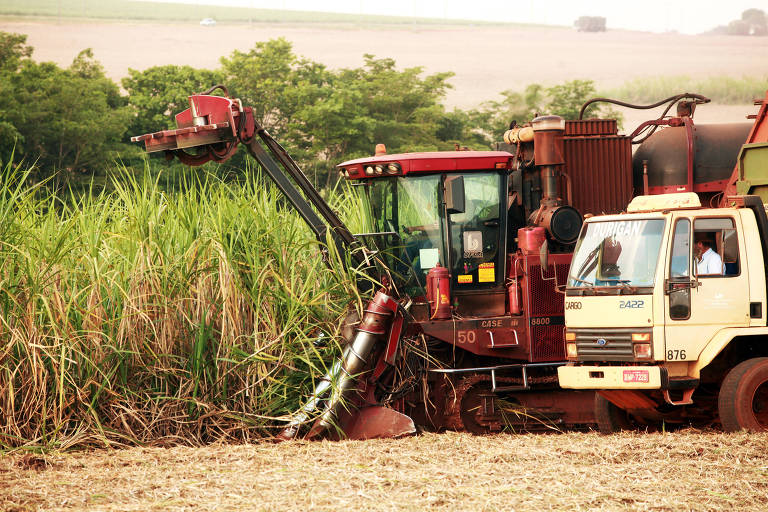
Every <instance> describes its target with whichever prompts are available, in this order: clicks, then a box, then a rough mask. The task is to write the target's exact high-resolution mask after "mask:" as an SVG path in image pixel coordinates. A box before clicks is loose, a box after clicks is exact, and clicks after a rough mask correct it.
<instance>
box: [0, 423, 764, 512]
mask: <svg viewBox="0 0 768 512" xmlns="http://www.w3.org/2000/svg"><path fill="white" fill-rule="evenodd" d="M767 445H768V434H746V433H739V434H723V433H719V432H699V431H684V432H677V433H657V434H642V433H626V434H621V435H614V436H601V435H599V434H596V433H586V434H583V433H571V434H554V435H497V436H490V437H476V436H471V435H468V434H456V433H446V434H439V435H438V434H427V435H422V436H419V437H411V438H406V439H399V440H381V441H366V442H303V441H298V442H291V443H286V444H278V445H275V444H266V443H265V444H252V445H239V446H231V445H229V446H223V445H222V446H209V447H205V448H188V447H175V448H168V449H162V448H133V449H127V450H117V451H90V452H83V453H66V454H51V455H45V456H36V455H21V454H12V455H6V456H5V457H3V458H0V509H3V510H78V509H92V510H153V509H162V510H342V509H346V510H355V509H359V510H526V511H539V510H670V511H671V510H674V511H678V510H765V509H766V508H768V451H767V450H766V446H767Z"/></svg>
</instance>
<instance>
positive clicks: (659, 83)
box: [600, 75, 768, 105]
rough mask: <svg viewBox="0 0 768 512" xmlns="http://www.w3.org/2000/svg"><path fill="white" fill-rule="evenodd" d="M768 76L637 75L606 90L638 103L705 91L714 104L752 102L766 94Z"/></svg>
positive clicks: (619, 97) (616, 96)
mask: <svg viewBox="0 0 768 512" xmlns="http://www.w3.org/2000/svg"><path fill="white" fill-rule="evenodd" d="M766 89H768V76H763V77H742V78H731V77H724V76H718V77H708V78H696V79H695V78H691V77H690V76H686V75H679V76H663V77H662V76H660V77H652V78H651V77H646V78H637V79H634V80H630V81H628V82H626V83H624V84H623V85H622V86H621V87H618V88H616V89H612V90H606V91H602V92H601V93H600V94H601V95H603V96H607V97H610V98H616V99H621V100H623V101H629V102H637V103H653V102H656V101H659V100H660V99H663V98H667V97H669V96H672V95H675V94H678V93H682V92H690V93H697V94H703V95H704V96H707V97H708V98H710V99H711V100H712V101H713V102H714V103H720V104H727V105H745V104H751V103H752V101H753V100H755V99H762V98H764V97H765V91H766Z"/></svg>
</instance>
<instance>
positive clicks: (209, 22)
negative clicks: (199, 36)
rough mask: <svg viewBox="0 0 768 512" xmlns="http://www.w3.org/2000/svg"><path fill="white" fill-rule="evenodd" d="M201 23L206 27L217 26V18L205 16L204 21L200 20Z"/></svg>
mask: <svg viewBox="0 0 768 512" xmlns="http://www.w3.org/2000/svg"><path fill="white" fill-rule="evenodd" d="M200 25H202V26H204V27H215V26H216V20H215V19H213V18H204V19H203V20H202V21H200Z"/></svg>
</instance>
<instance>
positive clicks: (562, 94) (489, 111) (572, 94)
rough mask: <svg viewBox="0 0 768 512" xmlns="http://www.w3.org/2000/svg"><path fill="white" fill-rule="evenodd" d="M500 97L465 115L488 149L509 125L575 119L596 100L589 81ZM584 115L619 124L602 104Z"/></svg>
mask: <svg viewBox="0 0 768 512" xmlns="http://www.w3.org/2000/svg"><path fill="white" fill-rule="evenodd" d="M501 95H502V100H501V101H489V102H486V103H484V104H483V105H482V106H481V107H480V108H479V109H476V110H474V111H470V112H469V116H470V119H472V125H473V129H474V130H475V133H476V134H479V136H481V137H482V138H483V140H484V141H485V143H486V144H488V145H491V144H492V143H493V142H495V141H498V140H500V139H501V136H502V135H503V133H504V131H505V130H507V129H508V128H509V125H510V124H511V122H512V121H515V122H517V123H518V124H522V123H525V122H527V121H530V120H531V119H533V118H534V117H536V116H538V115H545V114H555V115H559V116H562V117H564V118H565V119H578V116H579V111H580V109H581V106H582V105H583V104H584V103H585V102H586V101H587V100H588V99H590V98H592V97H594V96H596V92H595V86H594V82H592V80H571V81H569V82H565V83H563V84H559V85H553V86H551V87H544V86H542V85H541V84H530V85H528V86H527V87H526V88H525V91H523V92H522V93H520V92H515V91H504V92H502V93H501ZM584 115H585V117H600V116H602V117H609V118H615V119H619V120H621V115H620V114H619V113H618V112H615V111H614V110H612V109H610V107H607V106H606V105H605V104H596V105H593V106H590V108H589V109H587V111H586V112H585V114H584Z"/></svg>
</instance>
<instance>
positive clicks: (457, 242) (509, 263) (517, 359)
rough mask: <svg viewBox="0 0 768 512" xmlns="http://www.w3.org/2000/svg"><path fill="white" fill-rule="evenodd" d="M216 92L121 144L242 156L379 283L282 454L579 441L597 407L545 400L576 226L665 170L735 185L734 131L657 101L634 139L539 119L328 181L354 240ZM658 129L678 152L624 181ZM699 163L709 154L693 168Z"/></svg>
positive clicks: (739, 135)
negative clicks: (384, 445) (462, 441)
mask: <svg viewBox="0 0 768 512" xmlns="http://www.w3.org/2000/svg"><path fill="white" fill-rule="evenodd" d="M218 87H219V88H221V89H222V90H223V92H224V96H213V95H211V93H212V92H213V90H214V89H215V88H214V89H212V90H210V91H206V93H203V94H198V95H192V96H190V97H189V101H190V108H189V109H187V110H185V111H183V112H181V113H179V114H177V115H176V123H177V126H178V128H177V129H175V130H166V131H161V132H156V133H152V134H147V135H142V136H139V137H134V138H133V139H132V140H134V141H136V142H144V143H145V146H146V149H147V151H164V152H165V153H166V155H167V156H168V157H169V158H173V157H178V158H179V159H180V160H181V161H182V162H184V163H187V164H189V165H200V164H202V163H205V162H207V161H219V162H220V161H224V160H226V159H227V158H229V157H230V156H231V155H232V154H233V153H234V151H235V150H236V146H237V145H238V144H243V145H244V146H245V147H246V149H247V150H248V152H249V153H250V154H251V155H252V156H253V157H254V158H255V159H256V160H257V161H258V162H259V163H260V164H261V165H262V167H263V168H264V170H265V171H266V172H267V174H268V175H269V176H270V177H271V178H272V179H273V180H274V182H275V183H276V185H277V186H278V187H279V188H280V190H281V191H282V192H283V193H284V194H285V196H286V198H287V199H288V200H289V201H290V203H291V204H292V205H293V206H294V207H295V208H296V209H297V211H298V212H299V214H300V215H301V216H302V218H303V219H304V220H305V221H306V222H307V224H308V225H309V226H310V227H311V228H312V230H313V232H314V233H315V235H316V236H317V238H318V240H320V241H321V242H326V240H327V238H326V237H327V236H328V234H329V233H330V236H331V238H332V240H333V242H334V243H336V244H337V245H338V246H339V247H340V248H342V249H344V250H346V251H347V252H349V254H350V255H351V261H352V263H353V264H354V265H356V266H358V267H360V268H361V269H363V272H364V273H367V274H368V275H369V276H370V277H371V279H370V280H366V281H365V282H378V283H381V288H380V289H378V290H376V293H375V295H374V296H373V299H372V300H371V301H370V302H369V303H368V304H367V306H366V307H365V310H364V311H363V314H362V317H361V318H360V319H359V322H357V323H356V328H355V330H354V334H352V335H351V336H349V337H348V339H347V340H346V341H347V343H346V345H345V347H344V351H343V354H342V356H341V358H340V359H339V360H338V361H336V362H335V363H334V364H333V365H332V367H331V369H330V370H329V372H328V374H327V375H326V376H325V377H324V378H323V379H321V380H319V381H318V384H317V386H316V388H315V390H314V392H313V394H312V395H311V397H310V398H309V399H308V400H307V401H306V403H305V406H304V407H303V408H302V409H301V410H299V411H298V412H297V413H296V414H294V415H293V417H292V419H291V421H290V423H289V424H288V425H287V426H286V428H285V429H284V430H283V431H282V432H281V434H280V435H279V437H280V438H282V439H291V438H293V437H295V436H297V435H300V434H301V433H302V432H304V431H303V430H301V429H302V428H303V427H304V425H308V430H309V432H308V434H306V435H308V436H310V437H314V436H318V435H320V434H323V433H327V434H329V435H331V436H337V437H341V436H345V437H349V438H355V439H366V438H373V437H391V436H399V435H405V434H409V433H412V432H415V431H416V429H417V427H416V426H417V425H418V426H419V428H425V429H434V430H440V429H454V430H468V431H472V432H476V433H487V432H495V431H501V430H505V429H507V430H511V431H522V430H538V429H545V430H546V429H552V428H589V427H591V426H593V425H594V424H595V420H594V416H593V401H594V393H593V392H592V391H573V390H563V389H560V388H559V387H558V385H557V368H558V367H559V366H561V365H563V364H565V361H566V357H565V343H564V339H563V329H564V320H563V319H564V313H563V308H564V300H563V295H562V292H561V288H563V287H564V285H565V283H566V278H567V273H568V266H569V263H570V260H571V254H572V250H573V243H574V241H575V240H576V239H577V237H578V235H579V232H580V229H581V224H582V218H583V216H584V215H591V214H601V213H617V212H620V211H622V210H623V209H624V208H625V206H626V204H627V203H628V202H629V200H630V199H631V197H632V196H633V194H641V193H643V190H644V189H645V191H647V189H648V188H649V187H651V186H658V185H657V183H656V182H657V181H658V180H661V181H662V182H663V181H664V180H667V182H668V181H669V180H673V181H674V180H675V179H677V177H678V175H679V174H680V172H682V173H683V176H684V177H685V178H686V179H690V180H691V186H692V187H693V185H694V184H693V180H695V179H696V176H697V175H698V174H700V171H698V170H697V169H698V167H697V166H700V167H702V168H706V169H708V170H710V171H711V168H712V167H713V166H714V167H717V166H721V167H723V168H728V167H730V168H731V169H732V168H733V163H734V161H735V158H736V155H737V153H738V147H739V145H740V142H739V141H743V140H744V134H745V133H746V131H744V128H733V127H730V128H724V129H722V130H720V131H716V134H715V136H712V135H711V134H710V135H709V136H700V135H701V134H698V135H697V132H696V127H695V125H694V124H693V122H692V113H693V109H694V108H695V105H696V104H698V103H702V102H705V101H708V100H706V99H705V98H702V97H700V96H697V95H689V94H684V95H678V96H675V97H672V98H668V99H667V100H666V101H667V102H668V103H669V105H670V107H671V106H672V105H673V104H677V105H678V113H677V114H678V115H677V116H674V117H666V116H662V117H663V118H660V119H657V120H655V121H651V122H649V123H645V124H644V125H641V126H640V127H639V128H638V130H636V132H635V133H634V134H632V135H631V136H625V135H619V134H618V130H617V123H616V121H615V120H612V119H579V120H575V121H565V120H563V119H562V118H560V117H558V116H540V117H537V118H536V119H534V120H533V121H532V122H530V123H526V124H524V125H521V126H512V127H511V129H510V130H509V131H508V132H507V133H506V134H505V144H501V145H500V147H499V148H498V150H496V151H440V152H425V153H404V154H391V155H390V154H386V152H385V151H383V150H382V151H377V153H380V154H377V155H376V156H373V157H368V158H362V159H358V160H352V161H348V162H344V163H341V164H339V165H338V169H339V172H340V174H341V175H342V177H343V178H344V179H347V180H349V181H350V182H351V183H352V184H353V185H355V186H357V190H359V191H360V192H361V193H362V195H363V199H364V203H365V204H366V205H367V206H366V208H367V209H368V211H367V212H360V215H361V216H363V217H364V218H367V219H369V221H370V222H369V224H370V226H369V228H370V229H369V230H368V232H366V233H362V234H357V235H353V234H352V233H351V232H350V231H349V229H347V228H346V226H344V224H343V223H342V222H341V220H340V219H339V218H338V216H337V215H336V214H335V213H334V212H333V210H332V209H331V208H330V207H329V206H328V204H327V203H326V202H325V200H324V199H323V198H322V197H321V196H320V194H319V193H318V192H317V190H315V189H314V187H313V186H312V185H311V183H310V182H309V180H307V178H306V176H305V175H304V174H303V172H302V171H301V170H300V169H299V167H298V165H297V164H296V163H295V162H294V161H293V159H291V157H290V156H289V155H288V154H287V153H286V152H285V150H284V149H283V148H282V147H281V146H280V144H278V143H277V141H275V140H274V139H273V138H272V137H271V136H270V135H269V133H268V132H267V131H266V130H264V128H263V127H261V126H259V124H258V123H257V122H256V120H255V119H254V117H253V114H252V111H251V109H250V108H249V107H244V106H243V105H242V104H241V103H240V101H239V100H236V99H231V98H229V97H228V96H229V95H228V93H227V91H226V89H224V88H223V87H221V86H218ZM659 104H661V102H660V103H659ZM667 110H669V108H668V109H667ZM665 114H666V111H665ZM659 125H666V126H668V127H669V129H671V130H672V132H671V133H674V134H677V133H678V132H676V131H675V129H677V128H681V129H682V130H684V131H683V132H680V133H682V134H683V137H682V139H680V138H679V137H677V135H674V136H673V137H672V139H673V141H672V143H671V144H665V143H661V146H660V147H661V149H660V150H658V151H650V152H647V153H646V154H645V155H644V157H643V160H642V163H641V164H640V165H638V163H637V162H635V164H634V173H633V160H632V149H631V144H632V142H633V138H635V137H638V136H642V137H643V139H646V138H647V139H648V141H651V142H654V143H658V142H656V141H658V139H659V135H664V132H666V131H667V130H662V133H661V134H654V135H653V136H650V134H648V133H647V131H645V132H644V130H649V129H650V130H655V128H654V127H657V126H659ZM746 130H748V125H747V128H746ZM734 133H736V135H734ZM662 138H664V137H662ZM731 146H733V147H731ZM192 148H194V149H192ZM680 148H682V152H683V155H684V158H683V159H682V160H681V161H677V160H675V158H677V159H678V160H680V159H679V158H678V157H679V155H678V153H680V152H681V149H680ZM702 148H716V150H710V151H709V152H707V153H706V158H704V159H702V158H700V153H701V151H702ZM640 149H642V146H641V148H640ZM638 151H640V150H638ZM686 151H687V152H686ZM728 155H731V156H730V157H729V156H728ZM697 157H699V160H698V161H697ZM659 158H667V159H668V160H669V159H670V158H671V159H672V160H675V161H674V162H673V163H672V164H669V163H668V162H667V163H663V164H658V163H657V160H658V159H659ZM718 158H720V159H721V160H724V161H723V162H722V163H719V162H716V161H715V160H717V159H718ZM654 166H656V167H658V168H659V169H661V171H656V167H654ZM691 167H693V171H692V173H689V172H688V170H689V169H690V168H691ZM680 168H682V171H681V169H680ZM670 173H672V174H670ZM675 173H676V174H675ZM633 175H634V176H633ZM670 176H672V177H670ZM289 177H290V179H289ZM662 186H664V185H662ZM669 186H673V185H669ZM654 190H656V189H654ZM559 292H560V293H559Z"/></svg>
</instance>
